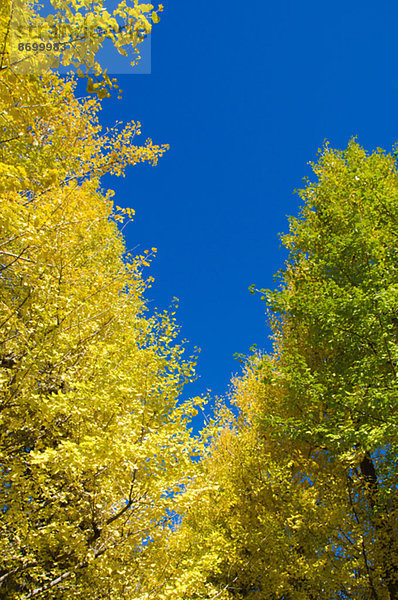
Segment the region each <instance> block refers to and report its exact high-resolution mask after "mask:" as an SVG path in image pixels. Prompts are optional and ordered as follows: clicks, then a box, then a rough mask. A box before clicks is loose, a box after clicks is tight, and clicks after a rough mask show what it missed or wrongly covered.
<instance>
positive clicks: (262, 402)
mask: <svg viewBox="0 0 398 600" xmlns="http://www.w3.org/2000/svg"><path fill="white" fill-rule="evenodd" d="M313 169H314V172H315V174H316V176H317V181H315V182H309V181H308V182H307V185H306V187H305V188H304V189H303V190H301V191H300V197H301V199H302V200H303V202H304V206H303V208H302V211H301V213H300V215H299V217H298V218H292V219H291V220H290V232H289V233H288V234H287V235H285V236H283V238H282V239H283V242H284V244H285V246H286V247H287V248H288V250H289V258H288V260H287V262H286V265H285V267H284V269H282V271H281V272H280V274H279V276H280V286H279V288H278V289H277V290H275V291H272V292H271V291H267V290H261V293H262V294H263V295H265V296H266V297H267V301H268V310H269V311H270V324H271V326H272V329H273V336H274V352H273V353H272V354H271V355H270V356H263V355H260V354H259V355H256V356H253V357H252V359H250V360H249V362H248V364H247V367H246V372H245V373H244V374H243V375H242V376H241V377H240V378H237V379H236V380H235V382H234V389H233V393H232V401H233V403H234V404H235V406H236V408H237V409H238V411H239V416H238V417H237V418H236V417H234V416H233V413H228V411H227V412H225V411H226V409H225V407H222V408H221V412H220V414H219V424H218V428H219V433H218V434H217V435H216V436H215V437H214V441H213V444H212V445H211V447H210V448H209V449H208V451H207V454H206V456H205V457H204V459H203V461H202V463H201V467H200V468H201V474H200V475H198V477H197V480H196V481H195V482H194V483H192V484H191V487H190V488H189V490H188V495H187V496H186V497H183V498H182V500H181V501H182V508H181V511H182V512H183V514H184V515H185V518H184V520H183V524H182V527H181V529H180V531H179V532H178V535H177V536H176V538H175V539H174V544H175V545H176V548H178V551H179V552H180V553H181V554H180V556H181V557H183V558H181V560H185V561H186V563H188V564H189V565H190V566H189V567H188V568H190V569H191V572H192V573H193V576H186V577H185V578H184V579H183V581H184V582H185V583H184V585H185V588H184V592H183V593H182V594H181V596H178V593H177V594H175V595H174V596H173V592H172V591H171V590H170V592H169V596H167V597H170V598H172V597H176V598H177V597H187V598H213V597H214V598H215V597H217V598H224V599H227V598H229V599H232V598H252V599H253V600H254V599H256V600H260V599H262V600H263V599H267V600H268V599H269V600H287V599H289V600H290V599H292V600H293V599H294V600H297V599H300V600H301V599H302V600H304V599H305V600H307V599H314V600H315V599H316V600H321V599H324V600H331V599H336V600H337V599H340V598H347V599H353V598H358V599H361V600H365V599H366V600H367V599H374V600H376V599H377V600H393V599H395V598H397V597H398V562H397V560H398V548H397V542H398V538H397V533H398V532H397V509H398V502H397V484H398V472H397V438H396V430H397V378H396V368H397V367H396V362H397V350H398V345H397V323H398V321H397V300H398V296H397V290H398V288H397V266H398V262H397V252H396V232H397V225H398V209H397V206H398V203H397V194H398V179H397V168H396V162H395V158H394V157H393V156H391V155H388V154H386V153H384V152H383V151H381V150H378V151H376V152H373V153H371V154H370V155H368V154H366V152H365V151H364V150H363V149H362V148H361V147H360V146H359V145H358V144H357V143H356V142H355V141H352V142H351V143H350V144H349V146H348V148H347V150H345V151H334V150H331V149H330V148H329V146H326V147H325V148H324V150H323V152H322V153H321V155H320V157H319V161H318V162H317V163H316V164H314V165H313ZM205 481H206V486H205V488H204V489H203V486H204V482H205ZM194 498H196V501H194V500H193V499H194ZM195 540H199V542H198V541H195ZM192 557H194V558H193V559H192ZM191 561H192V562H191ZM177 579H178V580H179V581H181V578H178V577H177ZM176 587H177V589H178V586H177V585H176ZM184 594H185V596H184Z"/></svg>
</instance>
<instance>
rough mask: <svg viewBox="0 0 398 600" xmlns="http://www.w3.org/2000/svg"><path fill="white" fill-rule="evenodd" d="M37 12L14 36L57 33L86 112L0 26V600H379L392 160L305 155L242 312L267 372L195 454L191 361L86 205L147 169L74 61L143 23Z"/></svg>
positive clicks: (126, 8)
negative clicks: (255, 307) (260, 282)
mask: <svg viewBox="0 0 398 600" xmlns="http://www.w3.org/2000/svg"><path fill="white" fill-rule="evenodd" d="M17 4H18V3H17ZM53 4H54V11H55V12H54V14H53V15H51V16H50V17H48V18H45V19H44V20H43V18H42V17H40V15H39V14H38V12H37V10H36V9H37V6H36V3H35V2H33V3H32V4H31V5H29V6H27V9H26V15H27V16H29V18H32V19H34V20H36V21H35V23H36V24H39V25H40V28H41V31H47V33H48V35H49V36H51V35H53V36H56V35H58V34H57V30H56V28H55V29H54V27H55V25H54V24H55V23H58V26H60V24H62V23H64V24H65V23H67V24H69V29H68V31H70V32H71V35H70V38H68V39H67V40H66V41H67V45H68V44H69V45H68V48H67V51H66V52H65V53H64V55H63V57H62V58H61V60H63V62H64V64H73V65H74V66H76V67H77V68H78V69H79V75H83V76H87V77H88V78H89V79H88V91H89V92H92V94H91V95H87V96H84V97H77V95H76V93H75V92H76V80H75V78H74V76H72V75H70V76H68V77H66V78H62V77H60V76H59V75H57V74H56V73H55V72H51V71H50V70H49V69H45V70H43V71H42V72H41V73H40V74H38V73H34V72H33V71H32V68H30V70H29V69H28V71H27V72H24V71H23V69H21V68H19V67H18V68H16V63H14V62H13V56H14V55H13V48H12V40H11V41H10V32H11V27H12V19H11V12H10V10H9V8H10V6H11V4H10V6H8V5H4V4H3V5H2V6H1V7H0V43H1V48H2V50H1V60H0V473H1V475H0V517H1V518H0V555H1V558H0V598H4V599H5V600H6V599H7V600H8V599H10V600H22V599H30V598H34V597H36V596H37V597H41V598H46V599H48V600H51V599H53V600H61V599H62V600H63V599H68V600H69V599H76V600H83V599H84V600H101V599H103V600H121V599H126V600H127V599H129V600H148V599H152V598H153V599H155V598H156V600H182V599H184V600H213V599H214V600H215V599H219V600H243V599H248V600H354V599H358V600H398V531H397V522H398V519H397V517H398V498H397V489H398V470H397V464H398V463H397V435H396V432H397V427H398V411H397V406H398V404H397V398H398V396H397V394H398V387H397V386H398V384H397V360H398V344H397V335H398V255H397V250H396V238H397V231H398V208H397V207H398V202H397V200H398V174H397V167H396V160H395V157H394V156H391V155H388V154H386V153H385V152H383V151H382V150H378V151H376V152H373V153H371V154H367V153H366V152H365V151H364V150H363V149H362V148H361V147H360V146H359V145H358V144H357V143H356V142H355V141H352V142H350V144H349V145H348V148H347V149H346V150H345V151H337V150H332V149H331V148H330V147H329V146H328V145H326V146H325V147H324V149H323V150H322V151H321V152H320V156H319V160H318V162H317V163H316V164H314V165H313V170H314V174H315V181H314V182H311V181H307V182H306V185H305V187H304V189H303V190H301V191H300V192H299V194H300V197H301V201H302V203H303V208H302V210H301V213H300V214H299V216H298V217H297V218H291V219H290V231H289V233H288V234H287V235H285V236H283V238H282V240H283V243H284V245H285V247H286V248H287V250H288V252H289V258H288V260H287V262H286V264H285V267H284V268H283V269H282V270H281V272H280V274H279V283H280V285H279V287H278V288H277V289H276V290H274V291H269V290H259V291H260V292H261V295H262V296H263V297H264V298H265V299H266V302H267V311H268V315H269V324H270V327H271V330H272V334H273V351H272V352H271V353H270V354H269V355H265V354H263V353H260V352H259V353H257V354H255V355H254V356H252V357H249V358H248V359H247V361H246V364H245V367H244V370H243V372H242V373H241V375H239V376H236V377H234V378H233V380H232V386H231V392H230V394H229V396H228V397H227V398H226V399H217V401H216V402H215V405H214V411H213V415H208V419H207V421H206V425H205V428H204V429H203V431H202V432H201V435H200V436H198V437H195V436H194V435H192V432H191V430H190V429H189V423H190V420H191V418H192V416H194V415H195V414H196V408H195V404H194V402H193V401H186V402H182V401H181V400H180V397H181V390H182V389H183V386H184V384H185V383H186V382H188V381H189V380H191V379H192V378H193V376H194V366H195V358H194V357H186V356H185V354H184V344H183V343H182V342H180V341H179V338H178V333H179V329H178V326H177V324H176V321H175V317H174V311H173V310H171V311H169V312H167V311H159V312H156V311H152V312H150V311H149V310H148V309H147V301H146V298H147V294H148V289H149V288H150V287H151V285H152V281H153V280H152V278H151V277H150V276H147V275H146V272H147V271H146V269H147V268H148V267H149V266H150V261H151V259H152V258H153V256H154V255H155V254H156V248H152V249H145V250H142V252H141V254H139V255H133V254H132V253H131V252H130V251H129V250H128V248H126V245H125V240H124V237H123V228H124V226H127V225H129V224H130V222H131V221H132V220H133V216H134V210H133V209H132V208H123V209H122V208H119V207H118V206H117V204H116V203H115V202H114V200H113V196H114V194H113V192H112V191H111V190H104V189H103V187H102V183H101V177H102V176H104V175H106V174H109V175H114V176H124V174H125V172H126V170H127V169H128V168H129V167H130V166H134V165H136V164H138V163H147V164H148V165H156V164H157V161H158V160H159V159H161V157H162V156H163V154H164V153H165V152H166V151H167V150H168V146H167V145H159V144H154V143H153V142H152V140H150V139H148V140H147V141H146V142H143V143H141V144H140V143H138V142H139V140H140V139H141V138H140V135H141V125H140V123H138V122H133V121H132V122H130V123H127V124H126V125H121V124H118V123H116V124H115V126H114V128H112V129H110V130H104V129H102V128H101V126H100V123H99V120H98V111H99V110H100V106H101V105H100V102H101V98H103V97H104V96H106V95H108V94H109V92H110V90H112V89H113V88H114V87H116V85H114V84H115V82H114V81H111V80H110V79H109V77H108V76H107V73H106V70H105V69H104V68H103V67H102V66H101V65H99V64H97V63H95V61H94V57H95V54H96V49H98V47H99V46H100V45H101V44H102V43H103V42H104V40H105V38H109V39H111V40H112V42H113V43H114V45H115V48H116V49H117V50H119V52H121V53H123V51H124V47H125V46H126V45H129V44H130V46H131V47H132V48H133V49H136V48H137V46H138V44H139V43H141V41H142V31H143V30H144V32H145V34H146V33H149V32H150V30H151V23H157V22H158V20H159V14H158V13H159V12H161V10H162V6H161V5H160V6H159V7H158V8H157V9H155V8H154V7H153V6H152V5H146V4H145V5H144V4H139V3H138V2H133V3H126V2H119V3H117V6H116V8H115V11H113V13H112V14H111V13H110V12H108V11H107V10H105V9H104V6H103V3H102V2H101V1H100V0H96V1H95V2H90V3H88V2H84V1H82V2H68V1H66V0H62V1H61V0H60V1H58V2H55V1H54V3H53ZM20 8H21V6H19V7H18V6H16V7H15V10H16V11H17V12H16V13H15V14H17V16H18V10H19V9H20ZM28 9H29V10H28ZM26 15H25V16H26ZM21 18H22V17H21ZM82 19H86V20H87V19H88V20H89V21H90V22H92V24H93V27H92V29H91V30H90V32H91V33H90V35H88V36H86V38H85V39H84V40H83V39H77V37H78V36H77V34H78V32H79V28H80V25H81V22H82ZM58 33H59V32H58ZM76 36H77V37H76ZM83 43H84V44H85V46H84V48H85V51H84V52H83V51H82V48H83V46H82V44H83ZM48 58H49V59H50V58H51V56H49V57H48ZM36 66H37V65H36ZM41 67H43V64H42V65H41ZM81 69H83V70H84V72H83V71H82V70H81ZM94 81H95V83H94ZM252 291H253V292H255V288H254V287H253V288H252ZM227 400H228V401H227ZM196 403H197V404H201V400H198V399H197V400H196Z"/></svg>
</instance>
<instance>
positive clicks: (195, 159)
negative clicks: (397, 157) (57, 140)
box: [101, 0, 398, 395]
mask: <svg viewBox="0 0 398 600" xmlns="http://www.w3.org/2000/svg"><path fill="white" fill-rule="evenodd" d="M163 4H164V5H165V12H164V13H163V15H162V21H161V23H160V24H159V25H157V26H156V27H154V32H153V36H152V73H151V74H150V75H133V74H132V75H124V76H120V77H119V80H120V85H121V87H122V88H123V90H124V94H123V96H124V99H123V100H122V101H119V102H116V101H115V100H112V101H107V102H105V103H104V109H103V111H102V115H101V120H102V122H103V123H104V124H109V123H112V122H113V121H114V120H115V119H122V120H125V121H127V120H131V119H134V120H139V121H141V122H142V124H143V138H144V139H145V138H146V137H152V138H153V140H154V141H155V142H158V143H169V144H170V146H171V149H170V151H169V152H168V153H167V155H166V156H165V157H164V158H163V159H162V160H161V161H160V162H159V165H158V166H157V167H155V168H152V167H148V166H142V167H134V168H132V169H130V170H129V171H128V174H127V177H126V178H125V179H119V180H117V179H116V180H113V181H112V182H109V185H110V187H113V189H115V190H116V192H117V196H116V203H117V204H119V205H121V206H131V207H133V208H134V209H135V210H136V220H135V224H134V225H133V226H131V227H130V228H129V229H128V230H127V244H128V246H129V247H130V248H131V247H135V246H139V250H137V251H143V250H144V249H146V248H151V247H152V246H156V247H157V248H158V255H157V258H156V260H155V261H154V262H153V264H152V267H151V269H150V271H151V274H152V275H153V276H154V277H155V285H154V287H153V288H152V289H151V290H150V299H151V306H158V307H167V306H168V304H169V303H170V301H171V299H172V298H173V296H177V297H178V298H179V299H180V308H179V310H178V313H177V315H178V321H179V323H180V324H181V327H182V334H183V336H184V337H185V338H188V339H189V340H190V342H191V343H192V346H194V345H196V346H199V347H201V349H202V352H201V355H200V360H199V364H198V375H199V376H200V379H199V380H198V381H197V382H196V383H195V384H193V385H191V386H190V387H188V388H187V391H186V395H194V394H198V393H201V392H205V391H206V389H207V388H211V389H212V390H213V392H214V393H216V394H223V393H224V392H225V391H226V390H227V386H228V382H229V380H230V377H231V374H232V373H236V372H238V371H239V369H240V366H239V363H238V362H237V361H236V360H234V359H233V354H234V353H248V351H249V347H250V346H251V345H252V344H254V343H256V344H257V345H258V346H259V347H260V348H266V349H269V348H270V344H269V341H268V339H267V337H268V335H269V331H268V329H267V326H266V321H265V315H264V304H263V303H262V302H261V301H260V299H259V297H254V296H252V295H250V293H249V292H248V287H249V285H250V284H252V283H255V284H256V285H257V287H272V286H273V285H274V282H273V274H274V273H275V272H276V271H277V270H278V269H279V268H280V267H281V266H282V264H283V260H284V254H283V252H282V251H281V250H280V242H279V239H278V232H283V231H286V230H287V219H286V215H288V214H293V215H295V214H297V211H298V207H299V198H298V196H297V195H294V194H293V190H294V189H295V188H298V187H300V186H301V185H302V179H303V177H304V176H308V175H310V169H309V167H308V165H307V163H308V161H310V160H313V159H314V158H315V157H316V153H317V149H318V148H319V147H320V146H321V145H322V143H323V141H324V140H325V139H328V140H329V141H330V143H331V144H332V146H333V147H339V148H343V147H345V146H346V145H347V142H348V140H349V139H350V137H352V136H354V135H357V136H358V141H359V142H360V143H361V144H362V145H363V146H365V148H367V149H368V150H372V149H375V148H376V147H383V148H386V149H388V150H390V149H391V147H392V145H393V144H394V143H395V142H397V141H398V116H397V108H398V64H397V30H398V5H397V4H396V3H395V2H383V1H381V2H366V1H365V2H363V1H362V2H359V1H347V0H346V1H345V2H343V1H341V0H339V1H337V2H335V3H332V4H330V3H324V2H319V1H317V2H315V1H309V2H301V3H298V2H283V3H275V2H267V1H259V0H254V1H252V2H250V3H244V2H242V3H238V2H236V1H230V2H220V1H217V0H213V2H211V3H209V2H182V1H176V2H172V1H170V2H167V1H165V2H163ZM107 183H108V182H107Z"/></svg>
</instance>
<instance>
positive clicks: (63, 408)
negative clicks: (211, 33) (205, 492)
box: [0, 12, 195, 599]
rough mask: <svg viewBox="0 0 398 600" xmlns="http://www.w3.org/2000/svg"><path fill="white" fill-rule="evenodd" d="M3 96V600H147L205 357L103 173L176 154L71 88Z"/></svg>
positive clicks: (186, 463) (49, 79)
mask: <svg viewBox="0 0 398 600" xmlns="http://www.w3.org/2000/svg"><path fill="white" fill-rule="evenodd" d="M4 15H5V13H4V12H3V13H2V17H3V20H2V25H6V23H7V18H4ZM3 31H4V30H3ZM0 88H1V89H0V119H1V122H0V125H1V129H0V130H1V138H0V195H1V203H0V232H1V233H0V269H1V273H0V278H1V279H0V392H1V396H0V465H1V478H0V496H1V499H0V511H1V524H0V528H1V532H0V540H1V541H0V548H1V559H0V597H2V598H7V599H8V598H10V599H11V598H15V599H17V598H18V599H22V598H33V597H36V596H37V597H45V598H88V599H89V598H93V599H94V598H95V599H98V598H115V599H116V598H117V599H120V598H132V597H135V596H140V595H141V596H142V595H144V593H145V591H146V589H147V588H148V586H150V585H152V584H151V582H150V581H149V579H148V572H150V564H151V561H153V560H154V556H156V547H157V542H158V540H159V539H161V538H162V537H163V536H165V535H166V534H167V531H168V528H169V524H170V523H172V522H173V519H174V517H173V512H172V507H173V496H174V495H175V494H176V493H178V492H179V490H180V489H181V486H182V485H183V484H184V481H185V479H184V478H185V477H187V474H188V473H189V472H190V470H191V460H190V454H191V452H192V451H193V449H192V447H193V442H192V441H191V439H190V437H189V432H188V430H187V427H186V423H187V421H188V420H189V419H190V415H192V413H194V410H195V409H194V408H193V407H192V404H191V403H187V404H184V405H179V403H178V397H179V394H180V391H181V389H182V386H183V384H184V383H185V382H186V381H187V380H189V379H190V378H191V377H192V376H193V359H191V358H184V357H183V347H182V346H181V344H179V343H176V336H177V334H178V328H177V326H176V323H175V320H174V317H173V315H172V314H168V313H167V312H163V313H160V314H155V315H152V316H148V314H147V311H146V305H145V298H144V293H145V290H146V288H147V287H148V286H150V285H151V280H150V278H149V279H147V280H145V277H144V274H143V270H144V268H145V267H146V266H148V264H149V260H150V256H151V255H152V254H154V253H155V252H156V249H152V250H150V251H149V252H143V253H142V254H141V255H140V256H137V257H133V256H131V255H130V254H129V253H128V252H126V248H125V246H124V241H123V237H122V235H121V233H120V230H119V225H120V224H121V223H122V221H123V219H124V220H127V221H129V220H131V218H132V215H133V211H132V210H131V209H124V210H121V209H118V208H117V207H115V206H114V204H113V201H112V192H104V191H103V190H102V189H101V186H100V177H101V176H102V175H103V174H105V173H110V174H116V175H123V173H124V170H125V168H126V166H127V165H134V164H136V163H138V162H148V163H153V164H156V162H157V160H158V158H159V157H161V156H162V154H163V153H164V152H165V150H166V149H167V147H166V146H158V145H154V144H153V143H152V142H151V140H147V142H146V143H145V144H143V145H141V146H140V145H134V144H133V140H134V139H135V138H136V136H138V135H139V134H140V125H139V124H138V123H130V124H127V125H126V126H125V127H124V128H118V127H116V128H115V129H114V130H111V131H101V127H100V126H99V124H98V121H97V117H96V114H97V111H98V110H99V101H98V100H97V99H95V98H83V99H77V98H76V97H75V94H74V88H75V82H74V81H73V80H64V79H62V78H59V77H58V76H56V75H55V74H51V73H45V74H43V75H42V77H41V78H40V79H38V78H37V77H35V76H24V77H22V76H20V75H18V74H15V73H14V72H13V71H12V70H11V69H8V68H6V69H4V70H3V71H2V73H1V78H0Z"/></svg>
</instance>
